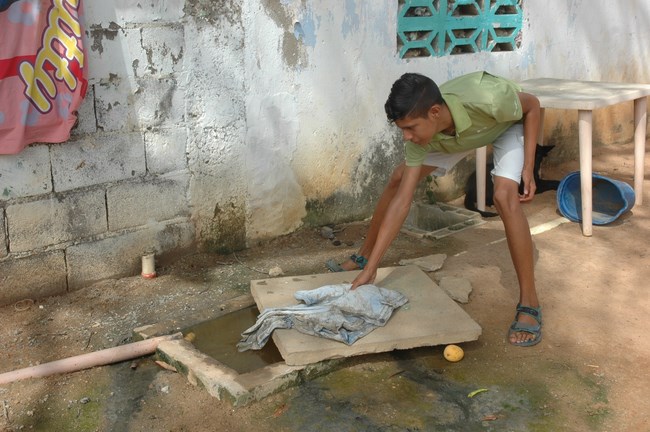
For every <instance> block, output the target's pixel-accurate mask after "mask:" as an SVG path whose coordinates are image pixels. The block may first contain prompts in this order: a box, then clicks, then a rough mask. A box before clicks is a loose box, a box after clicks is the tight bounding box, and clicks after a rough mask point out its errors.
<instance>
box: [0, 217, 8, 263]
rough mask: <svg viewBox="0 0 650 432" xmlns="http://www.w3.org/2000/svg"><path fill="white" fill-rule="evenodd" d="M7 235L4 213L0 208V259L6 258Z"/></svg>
mask: <svg viewBox="0 0 650 432" xmlns="http://www.w3.org/2000/svg"><path fill="white" fill-rule="evenodd" d="M7 253H8V248H7V233H6V232H5V213H4V210H3V209H1V208H0V258H4V257H6V256H7Z"/></svg>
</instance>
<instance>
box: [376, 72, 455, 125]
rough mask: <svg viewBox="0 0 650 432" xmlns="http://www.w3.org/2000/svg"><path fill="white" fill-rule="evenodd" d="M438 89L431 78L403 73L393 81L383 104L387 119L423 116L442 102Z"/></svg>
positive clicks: (394, 119)
mask: <svg viewBox="0 0 650 432" xmlns="http://www.w3.org/2000/svg"><path fill="white" fill-rule="evenodd" d="M444 103H445V102H444V100H443V99H442V95H441V94H440V89H439V88H438V86H437V85H436V83H435V82H433V80H432V79H431V78H428V77H426V76H424V75H420V74H416V73H405V74H404V75H402V76H401V77H400V78H399V79H398V80H397V81H395V82H394V83H393V87H392V88H391V89H390V94H389V95H388V100H387V101H386V104H385V105H384V109H385V110H386V116H387V117H388V121H390V122H394V121H396V120H400V119H403V118H405V117H425V116H426V115H427V112H428V111H429V109H430V108H431V107H432V106H433V105H437V104H439V105H442V104H444Z"/></svg>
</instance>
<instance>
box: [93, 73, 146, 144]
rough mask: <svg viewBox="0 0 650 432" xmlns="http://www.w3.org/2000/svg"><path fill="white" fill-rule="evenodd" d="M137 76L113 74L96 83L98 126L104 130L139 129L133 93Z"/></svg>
mask: <svg viewBox="0 0 650 432" xmlns="http://www.w3.org/2000/svg"><path fill="white" fill-rule="evenodd" d="M135 87H136V84H135V78H126V77H124V76H120V75H111V77H110V78H109V79H101V80H100V81H99V82H98V83H97V84H95V109H96V116H97V127H98V128H100V129H101V130H103V131H104V132H114V131H134V130H137V129H138V122H137V121H136V119H135V115H134V111H133V106H132V105H131V98H132V96H131V95H132V93H133V92H134V91H135Z"/></svg>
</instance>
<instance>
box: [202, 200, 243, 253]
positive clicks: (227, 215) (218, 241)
mask: <svg viewBox="0 0 650 432" xmlns="http://www.w3.org/2000/svg"><path fill="white" fill-rule="evenodd" d="M245 226H246V215H245V212H244V206H243V205H241V204H238V203H235V202H230V203H228V204H225V205H222V206H220V205H219V204H217V205H215V207H214V214H213V217H212V220H211V221H210V223H209V224H208V225H207V227H205V228H204V229H203V232H202V233H201V239H202V241H203V245H204V247H205V248H206V250H208V251H210V252H217V253H221V254H227V253H231V252H233V251H238V250H242V249H245V248H246V228H245Z"/></svg>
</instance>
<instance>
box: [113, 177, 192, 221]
mask: <svg viewBox="0 0 650 432" xmlns="http://www.w3.org/2000/svg"><path fill="white" fill-rule="evenodd" d="M188 181H189V177H188V176H187V175H186V174H183V175H176V176H173V177H166V178H163V177H157V178H154V179H153V180H152V181H149V182H146V183H122V184H119V185H116V186H113V187H111V188H109V189H108V190H107V191H106V202H107V207H108V226H109V229H110V230H111V231H116V230H121V229H125V228H132V227H137V226H141V225H147V224H150V223H154V222H162V221H165V220H169V219H173V218H176V217H179V216H188V215H189V211H188V204H187V198H186V195H187V189H188Z"/></svg>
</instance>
